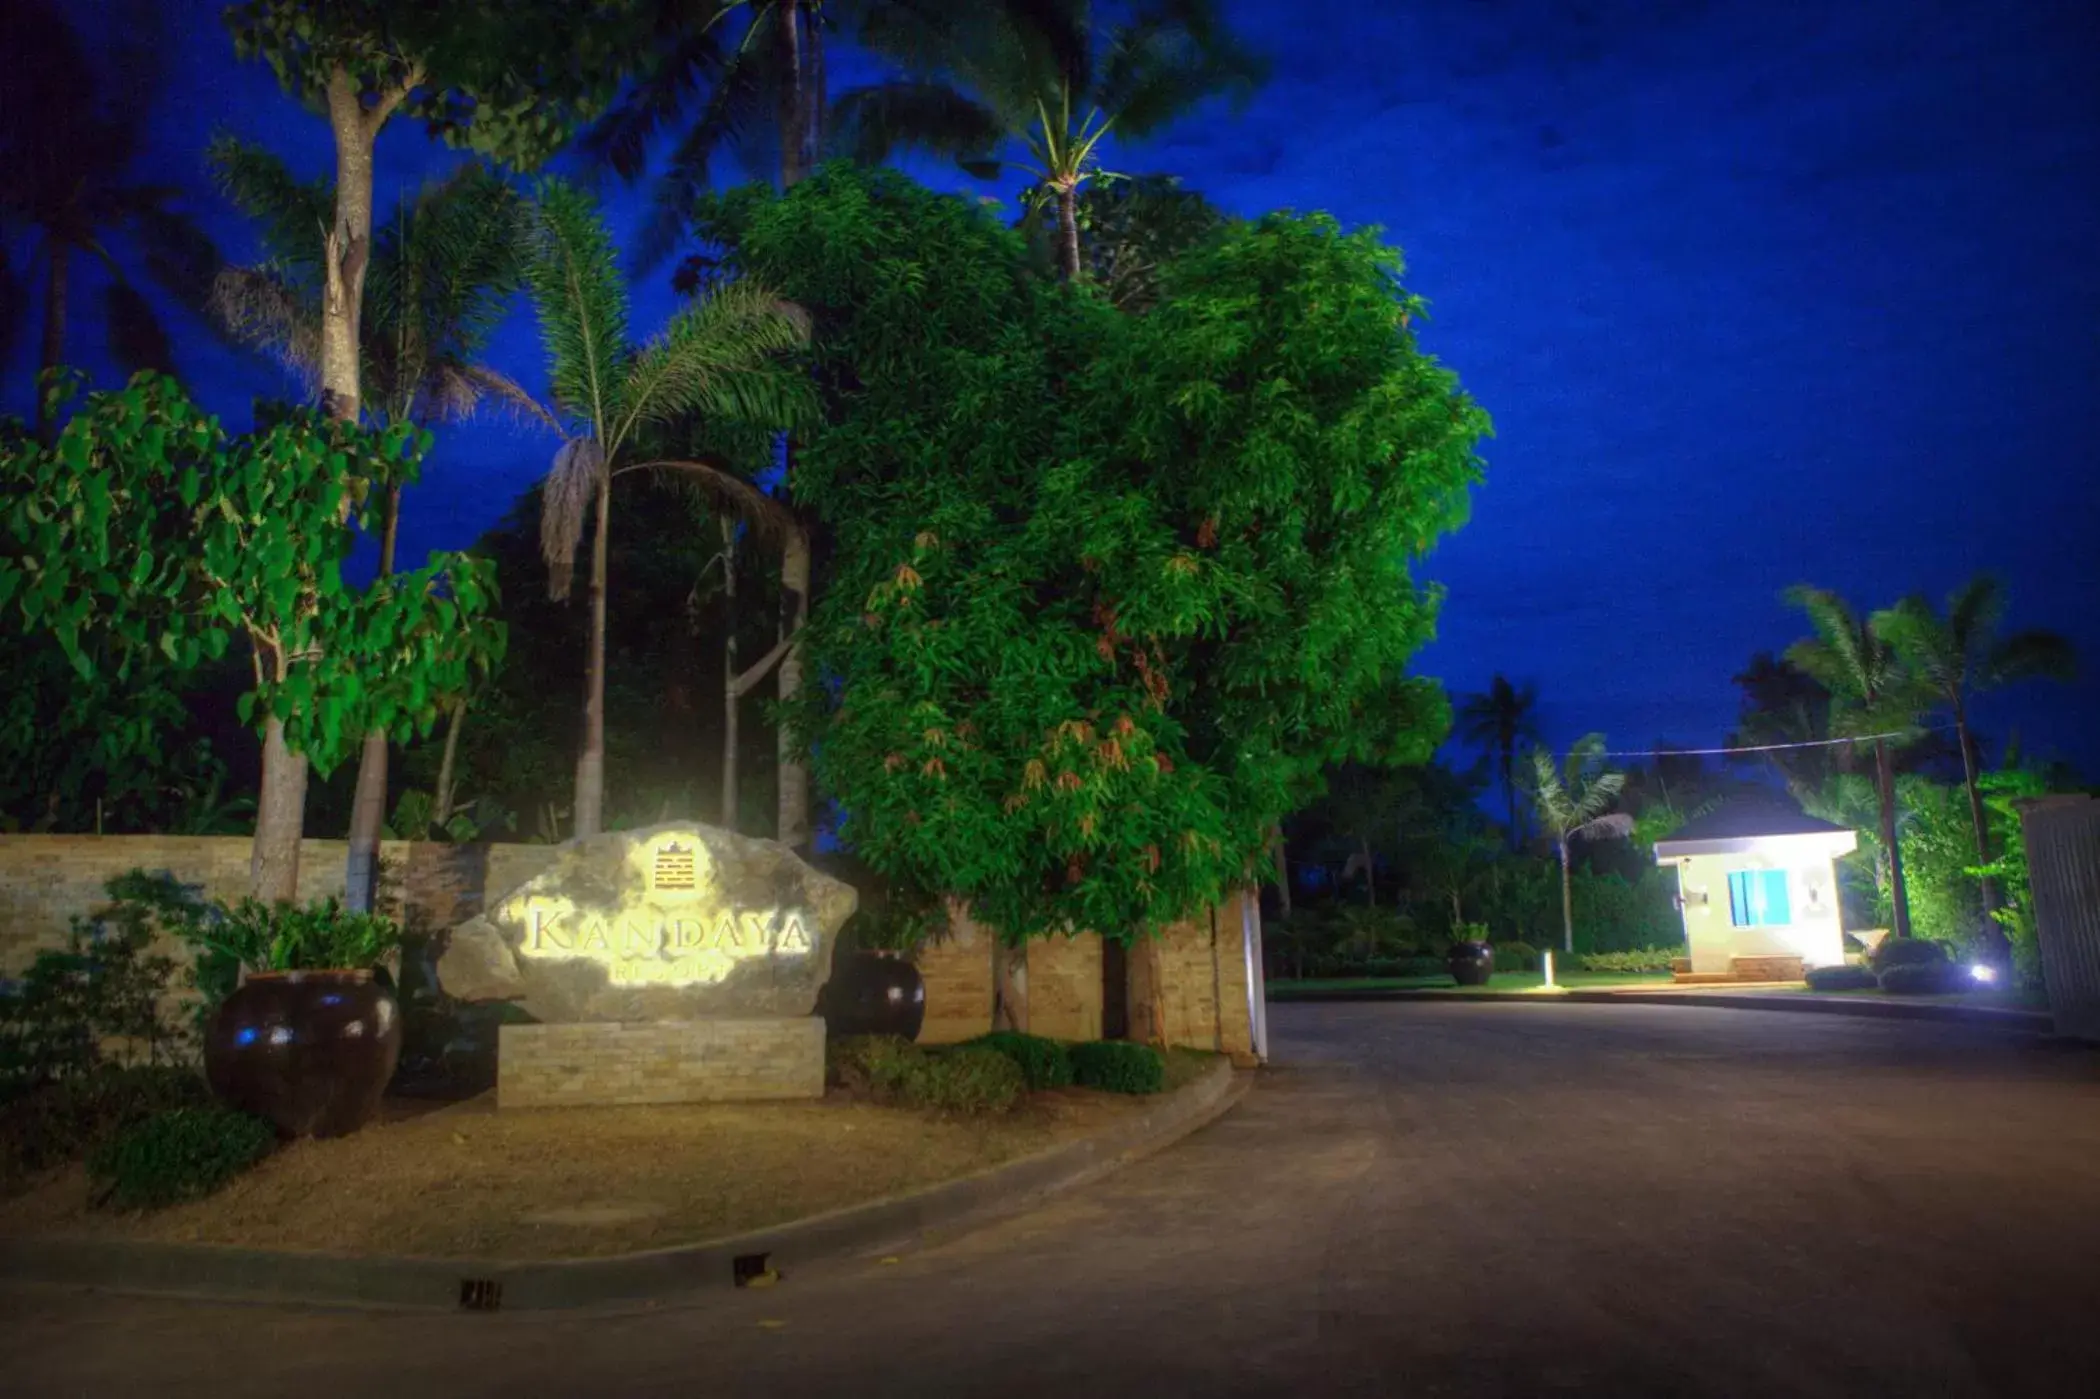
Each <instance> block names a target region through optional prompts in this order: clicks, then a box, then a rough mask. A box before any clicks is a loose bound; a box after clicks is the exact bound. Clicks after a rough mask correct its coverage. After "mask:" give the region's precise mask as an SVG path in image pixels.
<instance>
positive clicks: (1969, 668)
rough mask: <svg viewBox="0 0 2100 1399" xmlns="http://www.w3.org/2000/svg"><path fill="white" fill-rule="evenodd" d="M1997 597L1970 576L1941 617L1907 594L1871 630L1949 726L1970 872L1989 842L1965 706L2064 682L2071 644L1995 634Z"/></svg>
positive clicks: (1986, 893) (2001, 602) (2000, 598)
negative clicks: (2000, 692) (2020, 687)
mask: <svg viewBox="0 0 2100 1399" xmlns="http://www.w3.org/2000/svg"><path fill="white" fill-rule="evenodd" d="M2004 615H2005V590H2004V587H2003V586H2002V585H2001V584H2000V583H1999V582H1998V580H1997V579H1995V578H1991V577H1989V576H1978V577H1976V578H1972V579H1970V580H1969V581H1968V582H1967V583H1964V584H1963V585H1962V586H1961V587H1959V588H1957V589H1955V590H1954V592H1953V594H1952V595H1950V596H1949V597H1948V599H1947V610H1946V612H1945V613H1944V614H1941V613H1940V612H1937V611H1935V610H1934V608H1933V606H1932V603H1931V602H1930V601H1928V600H1927V599H1925V598H1923V597H1920V596H1917V595H1912V596H1910V597H1907V598H1905V599H1903V600H1902V601H1901V602H1899V603H1897V604H1896V605H1895V606H1894V607H1891V608H1888V609H1887V610H1885V611H1882V612H1877V613H1875V614H1874V617H1873V621H1872V626H1873V629H1874V631H1875V633H1876V634H1877V635H1879V636H1880V637H1882V638H1883V639H1884V640H1885V641H1886V642H1887V644H1888V645H1889V646H1890V647H1891V648H1893V649H1894V651H1895V653H1896V655H1897V657H1898V658H1899V659H1900V660H1901V661H1902V663H1903V665H1904V666H1905V668H1906V669H1908V671H1909V672H1910V673H1911V674H1912V675H1913V676H1915V677H1916V678H1917V679H1918V680H1919V681H1920V682H1922V683H1923V684H1924V685H1925V686H1927V687H1929V688H1930V690H1931V691H1932V694H1933V697H1934V699H1935V700H1936V701H1937V703H1938V704H1939V705H1942V706H1944V707H1945V709H1946V711H1947V713H1948V715H1949V716H1950V717H1952V718H1953V720H1954V732H1955V739H1956V741H1957V743H1958V744H1959V745H1960V747H1961V767H1962V783H1963V785H1964V787H1966V789H1967V791H1968V796H1969V819H1970V825H1971V829H1972V830H1973V831H1974V833H1975V837H1976V849H1975V858H1974V859H1973V860H1972V861H1970V863H1971V864H1974V865H1988V864H1989V863H1990V862H1991V860H1992V859H1993V858H1994V857H1993V856H1992V854H1991V838H1990V828H1989V824H1988V822H1987V821H1986V820H1985V819H1984V809H1983V794H1982V792H1981V791H1980V790H1979V788H1978V786H1977V780H1976V772H1977V767H1978V762H1977V754H1976V742H1975V738H1974V736H1973V735H1972V733H1971V732H1970V728H1969V701H1970V698H1971V696H1973V695H1975V694H1977V693H1978V692H1980V691H1984V690H1990V689H1995V688H1996V687H1998V686H2000V685H2008V684H2012V683H2014V682H2016V681H2021V680H2031V679H2052V680H2067V679H2069V678H2070V677H2071V675H2072V673H2073V671H2074V669H2075V664H2076V655H2075V653H2074V651H2073V650H2072V647H2071V643H2070V642H2069V641H2067V640H2065V639H2064V638H2063V637H2061V636H2059V635H2057V634H2056V633H2055V632H2047V631H2021V632H2014V633H2012V634H2011V635H2001V634H2000V632H1999V626H2000V623H2001V621H2002V620H2003V618H2004ZM1996 902H1997V900H1996V895H1995V892H1994V891H1993V889H1992V887H1991V883H1990V880H1989V878H1988V876H1986V877H1985V879H1984V883H1983V903H1984V908H1985V909H1986V911H1988V910H1990V909H1992V908H1994V907H1995V906H1996Z"/></svg>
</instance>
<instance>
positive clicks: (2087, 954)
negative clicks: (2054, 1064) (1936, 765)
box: [2020, 796, 2100, 1040]
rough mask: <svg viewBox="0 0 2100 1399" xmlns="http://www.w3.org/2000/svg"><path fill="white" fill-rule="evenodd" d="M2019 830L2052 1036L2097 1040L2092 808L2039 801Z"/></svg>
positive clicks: (2079, 800)
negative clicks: (2024, 843)
mask: <svg viewBox="0 0 2100 1399" xmlns="http://www.w3.org/2000/svg"><path fill="white" fill-rule="evenodd" d="M2020 828H2021V830H2022V831H2023V832H2024V833H2025V835H2026V839H2027V865H2028V874H2029V877H2030V878H2031V879H2032V880H2033V883H2034V917H2035V935H2036V939H2037V941H2038V942H2039V943H2040V944H2041V953H2042V975H2043V976H2044V977H2046V978H2047V980H2048V983H2049V1013H2050V1014H2051V1015H2053V1016H2054V1017H2055V1018H2056V1033H2058V1034H2059V1035H2068V1036H2072V1037H2074V1038H2077V1039H2086V1040H2100V801H2095V800H2094V799H2093V798H2091V797H2086V796H2067V797H2043V798H2041V799H2039V800H2037V801H2034V802H2031V803H2027V804H2025V805H2023V807H2022V809H2021V811H2020Z"/></svg>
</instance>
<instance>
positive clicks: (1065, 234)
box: [1057, 186, 1079, 282]
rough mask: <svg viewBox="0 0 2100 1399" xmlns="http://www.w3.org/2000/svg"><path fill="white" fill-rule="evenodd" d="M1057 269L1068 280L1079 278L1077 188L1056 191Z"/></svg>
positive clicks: (1074, 280) (1073, 280) (1072, 280)
mask: <svg viewBox="0 0 2100 1399" xmlns="http://www.w3.org/2000/svg"><path fill="white" fill-rule="evenodd" d="M1057 271H1058V275H1059V276H1061V277H1063V278H1064V279H1065V280H1066V281H1068V282H1076V281H1078V280H1079V190H1078V187H1077V186H1072V187H1069V188H1063V189H1060V190H1058V192H1057Z"/></svg>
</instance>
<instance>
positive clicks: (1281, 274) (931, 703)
mask: <svg viewBox="0 0 2100 1399" xmlns="http://www.w3.org/2000/svg"><path fill="white" fill-rule="evenodd" d="M709 227H710V230H711V231H712V232H713V233H714V234H715V235H716V237H717V238H718V239H719V241H720V242H721V243H722V244H723V246H725V247H726V248H728V249H730V250H731V261H732V263H733V265H735V266H737V267H738V268H740V269H742V270H745V271H748V272H749V273H752V274H755V275H758V276H761V277H764V278H766V279H767V280H769V281H771V282H773V283H774V284H776V285H779V286H780V287H781V288H782V290H783V291H784V292H786V293H787V294H788V295H791V296H792V297H794V299H795V300H796V301H797V302H798V303H799V304H801V305H804V306H806V307H808V308H809V310H810V311H811V313H812V315H813V316H814V318H815V320H816V323H817V325H818V327H819V334H818V336H817V338H816V341H815V349H814V358H815V361H816V364H815V368H816V375H817V379H818V382H819V383H821V384H824V385H826V386H827V392H828V393H829V394H830V402H829V404H828V409H827V414H826V419H825V421H824V423H823V424H822V425H821V426H819V427H818V428H816V429H815V430H813V431H812V432H811V433H810V434H809V436H808V438H807V445H806V448H805V449H804V452H803V455H802V457H801V459H800V460H799V462H798V465H797V471H798V475H797V478H796V482H795V489H796V493H797V496H798V498H799V499H800V500H802V501H804V502H806V503H807V505H808V506H809V508H811V509H812V510H813V511H814V512H815V513H816V515H817V517H818V518H819V520H820V522H821V523H822V524H823V526H824V527H825V529H826V530H827V531H828V532H829V534H830V536H831V539H832V554H831V561H832V563H831V567H832V576H833V582H832V585H831V586H830V587H829V588H828V589H827V590H826V592H825V594H824V596H823V598H822V600H821V601H820V602H819V603H818V605H817V607H816V608H815V610H814V611H813V613H812V617H811V621H810V654H811V657H812V663H813V665H814V666H815V668H816V671H817V673H818V675H819V676H820V677H821V679H822V682H823V683H822V684H819V685H813V686H811V687H809V689H808V690H806V691H805V692H804V695H803V700H802V704H801V705H800V706H799V710H798V715H799V720H800V722H801V724H802V725H803V728H804V732H805V733H806V734H807V736H808V737H809V738H810V739H811V740H813V746H814V751H815V753H816V762H817V770H818V773H819V776H820V777H821V778H822V780H823V781H824V784H825V786H826V788H827V789H828V791H829V792H830V794H831V795H833V796H834V797H835V798H837V800H838V801H839V803H840V805H841V807H842V808H843V810H844V812H845V817H844V824H843V827H842V832H841V834H842V838H843V839H844V840H845V841H846V842H847V843H848V844H850V845H851V846H852V847H853V848H854V849H855V851H856V852H857V853H858V854H859V856H860V857H861V858H862V859H864V860H865V861H866V862H867V863H868V864H869V865H870V866H871V867H873V868H874V869H876V870H877V871H878V872H880V873H881V874H882V875H883V876H884V877H885V878H887V879H889V880H890V881H892V883H893V885H895V886H900V887H903V888H906V889H910V890H915V891H922V892H925V893H928V894H939V895H952V896H955V897H959V898H963V899H966V900H968V901H969V902H970V903H971V905H972V907H973V912H974V916H976V917H977V918H979V919H980V920H981V921H982V922H984V923H985V924H986V925H988V926H990V927H993V928H997V929H999V930H1001V932H1002V933H1003V934H1004V935H1005V936H1006V937H1007V938H1008V939H1009V940H1016V939H1019V938H1022V937H1025V936H1030V935H1036V934H1042V933H1046V932H1050V931H1053V930H1057V929H1063V928H1068V927H1085V928H1092V929H1096V930H1098V931H1099V932H1101V933H1102V934H1103V935H1104V936H1108V937H1112V938H1127V937H1131V936H1135V935H1139V934H1142V933H1144V932H1146V931H1148V930H1151V929H1155V928H1157V927H1158V926H1160V925H1161V924H1164V923H1167V922H1170V921H1172V920H1174V919H1176V918H1178V917H1180V916H1182V915H1183V914H1185V913H1187V912H1189V911H1190V910H1192V909H1195V908H1198V907H1201V906H1202V905H1203V904H1205V903H1206V902H1208V901H1211V900H1213V899H1215V898H1217V897H1218V896H1219V895H1220V894H1221V893H1222V892H1224V891H1225V890H1226V889H1228V888H1231V887H1233V886H1236V885H1239V884H1241V883H1244V882H1246V881H1247V880H1249V879H1250V878H1253V877H1258V876H1259V874H1260V873H1261V872H1262V866H1263V865H1264V863H1265V852H1266V848H1267V843H1268V839H1269V836H1270V833H1271V832H1272V831H1273V829H1274V828H1275V826H1276V824H1277V821H1278V820H1279V818H1280V817H1281V816H1282V815H1283V814H1284V813H1285V812H1287V811H1292V810H1295V809H1297V808H1298V807H1300V806H1302V805H1303V804H1304V803H1305V802H1306V801H1308V800H1310V799H1311V798H1313V797H1315V796H1317V795H1318V793H1319V790H1320V783H1321V779H1322V774H1323V773H1324V772H1325V771H1326V770H1327V769H1328V768H1330V767H1332V766H1335V765H1337V764H1340V763H1342V762H1346V761H1350V760H1365V761H1368V760H1374V759H1376V760H1380V761H1385V762H1388V763H1398V762H1409V761H1413V762H1419V761H1422V760H1424V759H1426V758H1427V757H1428V755H1429V753H1430V752H1431V751H1432V750H1433V748H1434V747H1435V745H1436V743H1437V742H1439V741H1440V740H1441V738H1442V736H1443V733H1444V730H1445V728H1446V726H1447V725H1448V709H1447V707H1446V705H1445V703H1444V700H1443V696H1442V694H1441V692H1440V691H1439V689H1438V687H1436V686H1435V685H1434V684H1433V683H1431V682H1428V681H1424V680H1420V679H1415V678H1410V677H1408V676H1407V674H1406V666H1407V662H1408V659H1409V658H1410V657H1411V656H1412V655H1413V654H1414V652H1415V651H1416V650H1417V649H1418V648H1419V647H1420V646H1421V645H1422V644H1424V643H1425V642H1426V641H1427V639H1428V637H1429V635H1430V633H1431V630H1432V627H1433V624H1434V618H1435V615H1436V609H1437V605H1438V601H1439V594H1438V593H1437V591H1436V590H1435V589H1434V588H1431V587H1428V586H1425V585H1423V584H1421V583H1419V582H1418V581H1417V580H1416V579H1415V577H1414V576H1413V572H1412V569H1413V562H1414V560H1416V559H1417V558H1419V557H1420V556H1421V555H1422V554H1423V553H1424V552H1426V550H1427V549H1428V548H1429V547H1430V545H1431V543H1432V541H1434V540H1435V539H1436V538H1437V537H1438V536H1439V535H1440V534H1442V533H1443V532H1444V531H1445V530H1447V529H1450V528H1453V527H1454V526H1456V525H1457V524H1458V523H1459V522H1460V520H1461V519H1462V518H1463V513H1464V509H1465V503H1466V491H1467V487H1468V486H1469V485H1470V484H1471V483H1472V482H1473V481H1474V480H1475V479H1477V477H1478V474H1479V469H1480V468H1479V462H1478V459H1477V458H1476V457H1475V455H1474V446H1475V444H1476V442H1477V441H1478V439H1479V438H1480V437H1481V436H1482V434H1483V433H1485V431H1486V430H1487V419H1486V416H1485V415H1484V414H1483V413H1482V412H1481V411H1480V410H1479V409H1478V408H1477V407H1476V406H1475V405H1474V404H1473V403H1472V402H1471V401H1470V400H1468V399H1467V398H1466V397H1465V396H1464V395H1463V394H1462V393H1461V392H1460V391H1459V388H1458V385H1457V382H1456V380H1455V379H1454V378H1453V376H1452V375H1451V374H1450V373H1449V371H1447V370H1445V369H1443V368H1442V367H1440V366H1438V365H1437V364H1436V363H1435V362H1434V361H1432V360H1430V359H1429V358H1428V357H1426V356H1425V355H1423V354H1422V353H1421V352H1420V351H1419V350H1418V349H1417V348H1416V346H1415V344H1414V342H1413V340H1412V338H1411V337H1410V336H1409V334H1408V333H1407V331H1406V328H1405V325H1404V324H1403V317H1404V316H1405V314H1406V311H1407V309H1408V307H1409V306H1410V305H1411V304H1412V303H1411V301H1410V299H1409V298H1408V297H1407V295H1406V293H1405V292H1404V291H1403V290H1402V289H1401V287H1400V285H1399V271H1400V268H1399V260H1398V257H1397V255H1396V254H1395V253H1394V252H1393V251H1392V250H1391V249H1390V248H1387V247H1386V246H1384V245H1383V244H1382V243H1380V242H1379V241H1378V239H1377V237H1376V236H1375V235H1373V234H1370V233H1360V234H1343V233H1342V232H1341V231H1340V230H1339V229H1338V228H1337V227H1336V226H1335V225H1334V224H1333V223H1332V222H1331V221H1329V220H1325V219H1319V218H1313V219H1293V218H1282V217H1278V218H1272V219H1269V220H1265V221H1263V222H1261V223H1259V224H1250V225H1247V226H1245V227H1242V228H1238V229H1235V230H1232V231H1230V232H1228V233H1227V234H1226V235H1224V236H1223V237H1222V238H1221V239H1220V240H1218V241H1216V242H1212V243H1206V244H1204V245H1203V246H1202V247H1201V248H1200V249H1199V250H1198V251H1197V252H1195V253H1192V254H1191V255H1189V256H1188V257H1185V258H1182V259H1179V260H1177V261H1176V262H1175V263H1174V264H1173V265H1172V266H1171V267H1170V268H1169V269H1168V270H1167V271H1166V273H1165V274H1164V275H1163V277H1162V295H1161V299H1160V302H1159V304H1158V306H1157V307H1156V308H1155V309H1154V310H1153V311H1152V312H1151V313H1150V314H1149V315H1146V316H1143V317H1129V316H1120V315H1118V314H1117V313H1116V312H1115V311H1114V310H1113V309H1112V308H1110V307H1109V306H1107V305H1106V304H1105V303H1104V302H1101V301H1099V300H1096V299H1081V298H1072V297H1065V296H1062V295H1058V294H1056V293H1055V291H1054V289H1051V288H1046V287H1044V286H1043V285H1042V284H1041V283H1040V282H1039V281H1038V280H1037V279H1034V278H1031V277H1029V276H1027V275H1026V264H1027V252H1026V248H1025V245H1024V243H1023V240H1022V239H1021V237H1020V236H1019V234H1018V233H1016V232H1015V231H1013V230H1011V229H1006V228H1002V227H1001V226H1000V225H999V224H998V222H997V221H996V220H995V219H994V217H993V216H992V215H991V214H990V213H989V212H988V211H986V210H985V209H983V208H981V207H978V206H974V205H972V204H969V203H967V202H965V201H962V200H959V199H953V198H945V197H941V196H937V195H934V194H931V193H930V192H928V191H926V190H924V189H922V188H920V187H919V186H917V185H915V184H913V183H912V182H910V181H909V180H906V179H904V178H902V177H900V176H897V175H895V174H893V173H891V172H884V171H866V170H859V169H854V168H851V167H846V166H841V165H834V166H827V167H826V168H825V169H823V170H821V171H819V172H818V173H817V174H816V175H815V176H813V177H812V178H811V179H809V180H806V181H804V182H802V183H801V184H800V185H798V186H797V187H796V188H795V189H794V190H793V191H792V192H790V193H788V194H787V195H785V196H777V197H776V196H772V195H770V194H768V193H767V192H764V191H759V190H746V191H741V192H739V193H738V194H737V195H736V196H735V197H734V198H732V199H729V200H726V201H723V202H722V203H721V204H719V205H717V206H715V207H714V208H713V209H711V210H710V211H709ZM1241 384H1263V385H1267V386H1268V388H1267V389H1265V391H1264V392H1263V393H1260V394H1251V393H1240V392H1234V391H1230V390H1228V388H1227V387H1226V386H1228V385H1241Z"/></svg>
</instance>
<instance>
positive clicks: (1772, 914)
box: [1758, 870, 1794, 924]
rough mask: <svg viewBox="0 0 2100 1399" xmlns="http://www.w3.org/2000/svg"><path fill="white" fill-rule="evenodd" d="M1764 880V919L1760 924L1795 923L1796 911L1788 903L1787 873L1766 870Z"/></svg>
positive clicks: (1760, 920)
mask: <svg viewBox="0 0 2100 1399" xmlns="http://www.w3.org/2000/svg"><path fill="white" fill-rule="evenodd" d="M1763 879H1764V886H1765V887H1764V905H1765V907H1764V917H1762V918H1760V919H1759V920H1758V921H1759V922H1760V923H1775V924H1787V923H1791V922H1793V921H1794V911H1793V909H1792V907H1791V906H1789V904H1788V903H1787V897H1786V871H1785V870H1765V871H1764V872H1763Z"/></svg>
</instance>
